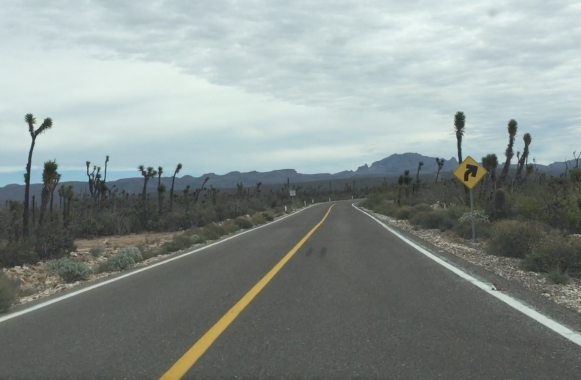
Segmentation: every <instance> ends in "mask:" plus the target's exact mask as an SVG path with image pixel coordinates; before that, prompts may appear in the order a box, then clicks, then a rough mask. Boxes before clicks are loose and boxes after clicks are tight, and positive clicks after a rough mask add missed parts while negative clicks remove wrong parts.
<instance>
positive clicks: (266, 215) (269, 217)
mask: <svg viewBox="0 0 581 380" xmlns="http://www.w3.org/2000/svg"><path fill="white" fill-rule="evenodd" d="M262 215H263V216H264V220H266V221H267V222H272V221H273V220H274V216H273V215H272V214H271V213H269V212H265V213H263V214H262Z"/></svg>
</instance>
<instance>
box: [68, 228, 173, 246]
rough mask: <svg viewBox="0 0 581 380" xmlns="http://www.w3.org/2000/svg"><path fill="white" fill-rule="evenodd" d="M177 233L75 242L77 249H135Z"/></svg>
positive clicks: (100, 238)
mask: <svg viewBox="0 0 581 380" xmlns="http://www.w3.org/2000/svg"><path fill="white" fill-rule="evenodd" d="M177 234H178V233H177V232H146V233H141V234H131V235H123V236H107V237H98V238H94V239H79V240H75V244H76V246H77V249H78V250H80V249H91V248H95V247H103V248H107V247H111V248H121V247H132V246H133V247H134V246H137V245H140V244H151V243H156V242H160V241H165V240H169V239H171V238H173V237H174V236H175V235H177Z"/></svg>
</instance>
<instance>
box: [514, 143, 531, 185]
mask: <svg viewBox="0 0 581 380" xmlns="http://www.w3.org/2000/svg"><path fill="white" fill-rule="evenodd" d="M523 141H524V143H525V147H524V149H523V153H522V156H520V157H519V159H518V167H517V171H516V179H520V177H521V173H522V170H523V169H524V167H525V164H526V163H527V161H528V158H529V146H530V145H531V142H532V141H533V138H532V137H531V134H530V133H525V134H524V136H523Z"/></svg>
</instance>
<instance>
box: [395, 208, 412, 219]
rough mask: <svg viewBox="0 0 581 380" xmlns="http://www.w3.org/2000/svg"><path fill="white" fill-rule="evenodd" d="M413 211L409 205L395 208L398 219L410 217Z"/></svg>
mask: <svg viewBox="0 0 581 380" xmlns="http://www.w3.org/2000/svg"><path fill="white" fill-rule="evenodd" d="M411 213H412V208H411V207H409V206H402V207H399V208H398V209H397V210H395V213H394V215H393V216H394V217H395V218H396V219H398V220H401V219H409V218H410V216H411Z"/></svg>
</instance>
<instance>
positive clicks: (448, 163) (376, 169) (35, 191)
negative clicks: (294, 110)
mask: <svg viewBox="0 0 581 380" xmlns="http://www.w3.org/2000/svg"><path fill="white" fill-rule="evenodd" d="M473 158H474V159H477V160H478V158H476V157H473ZM419 162H423V163H424V166H423V167H422V170H421V172H420V174H421V175H422V176H427V175H433V174H435V173H436V172H437V171H438V166H437V164H436V158H435V157H429V156H423V155H421V154H418V153H401V154H400V153H396V154H392V155H391V156H389V157H386V158H384V159H382V160H379V161H375V162H373V163H372V164H371V166H368V165H367V164H365V165H363V166H360V167H359V168H357V170H345V171H342V172H338V173H335V174H330V173H319V174H301V173H298V172H297V171H296V170H295V169H280V170H273V171H269V172H262V173H261V172H257V171H251V172H246V173H241V172H238V171H233V172H230V173H227V174H222V175H220V174H215V173H208V174H204V175H202V176H200V177H192V176H190V175H185V176H183V177H180V178H176V181H175V189H176V191H179V190H183V189H185V188H186V186H188V185H189V186H190V187H191V188H193V189H195V188H198V187H200V186H201V185H202V183H203V181H204V178H206V177H208V178H209V180H208V182H207V186H208V187H209V186H210V185H211V186H213V187H215V188H220V189H232V188H236V184H237V183H240V182H242V184H243V185H244V186H245V187H253V186H256V184H257V183H258V182H261V183H262V187H263V188H268V187H270V186H271V185H279V184H283V183H286V181H287V179H288V180H289V181H290V182H291V184H299V183H300V184H302V185H303V186H304V185H305V184H307V183H312V184H313V185H315V184H317V186H318V185H321V184H323V183H325V186H328V183H329V182H331V186H332V188H333V189H338V188H342V185H340V184H343V185H344V183H345V182H348V181H353V180H356V181H359V183H360V184H368V185H371V184H375V183H380V181H379V180H370V181H367V180H364V179H365V178H373V177H387V178H388V180H389V181H390V182H391V181H392V180H393V178H394V177H395V178H396V177H397V176H399V175H400V174H402V173H403V171H404V170H409V171H410V172H411V174H412V175H415V173H416V171H417V167H418V163H419ZM502 164H503V163H502V162H501V163H500V165H499V170H501V168H502ZM568 164H569V167H574V166H575V162H574V161H569V162H568ZM457 167H458V161H457V160H456V158H454V157H451V158H449V159H447V160H445V163H444V167H443V169H442V174H443V175H444V176H446V173H449V172H451V171H453V170H455V169H456V168H457ZM511 167H512V168H514V167H515V166H514V165H511ZM537 167H538V168H539V170H541V171H544V172H546V173H548V174H550V175H558V174H559V173H562V172H563V171H564V170H565V162H555V163H553V164H550V165H546V166H545V165H537ZM161 182H162V183H163V184H165V185H166V187H167V188H168V189H169V187H170V186H171V177H163V178H162V180H161ZM62 184H65V185H73V186H74V188H75V192H76V193H80V192H87V191H89V190H88V184H87V182H79V181H73V182H63V183H62ZM107 184H108V186H109V188H114V189H119V190H125V191H126V192H128V193H130V194H133V193H140V192H141V191H142V189H143V178H142V177H134V178H124V179H120V180H116V181H109V182H107ZM41 187H42V185H41V184H33V185H31V186H30V190H31V192H30V194H31V196H32V195H35V196H36V198H37V199H38V200H40V191H41ZM156 187H157V179H152V180H150V181H149V183H148V187H147V191H149V192H153V191H155V189H156ZM23 198H24V184H21V185H16V184H13V185H7V186H4V187H2V188H0V204H1V206H0V207H2V206H4V203H5V201H6V200H9V199H12V200H18V201H21V200H22V199H23Z"/></svg>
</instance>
